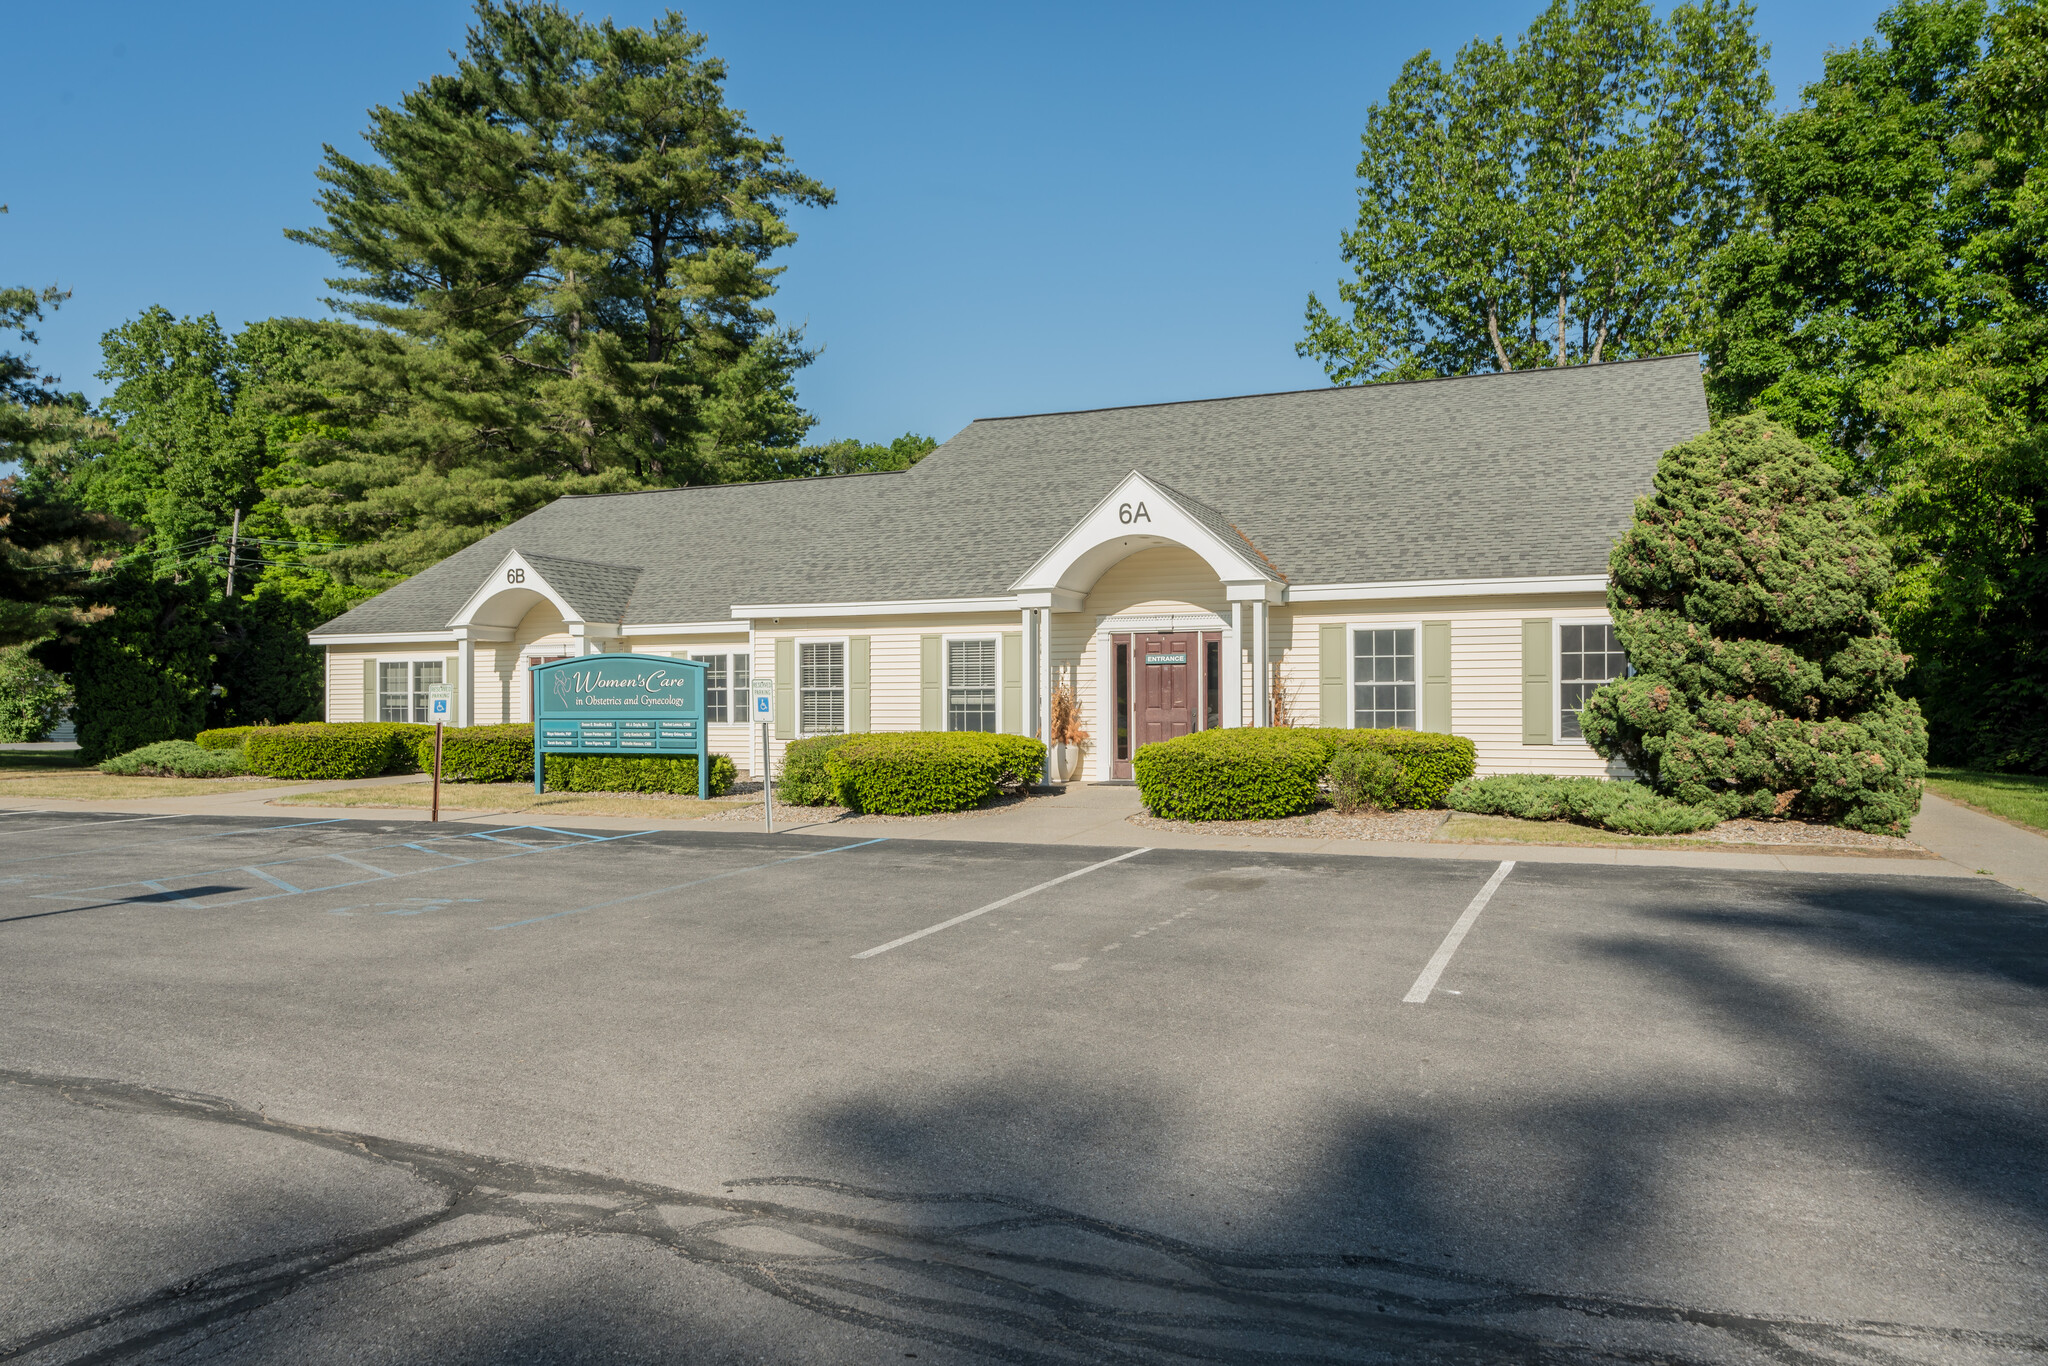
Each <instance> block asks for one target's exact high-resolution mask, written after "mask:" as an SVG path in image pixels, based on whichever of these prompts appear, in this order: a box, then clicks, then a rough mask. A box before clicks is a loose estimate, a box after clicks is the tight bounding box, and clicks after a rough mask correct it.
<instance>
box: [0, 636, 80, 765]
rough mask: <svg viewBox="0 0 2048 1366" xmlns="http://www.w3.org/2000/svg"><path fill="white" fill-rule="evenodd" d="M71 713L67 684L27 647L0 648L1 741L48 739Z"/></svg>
mask: <svg viewBox="0 0 2048 1366" xmlns="http://www.w3.org/2000/svg"><path fill="white" fill-rule="evenodd" d="M70 710H71V685H70V684H68V683H66V682H65V681H64V680H63V679H62V678H60V677H58V676H57V675H56V674H54V673H51V672H50V671H49V670H48V669H46V668H44V667H43V666H42V665H41V664H40V663H38V662H37V661H36V660H35V659H34V658H32V657H31V656H30V655H29V652H28V649H27V647H25V646H21V645H13V646H6V647H0V741H22V740H31V741H33V740H47V739H48V738H49V736H50V732H51V731H52V730H54V729H55V728H56V726H57V723H58V722H60V721H62V720H63V719H64V717H65V715H66V714H67V713H68V712H70Z"/></svg>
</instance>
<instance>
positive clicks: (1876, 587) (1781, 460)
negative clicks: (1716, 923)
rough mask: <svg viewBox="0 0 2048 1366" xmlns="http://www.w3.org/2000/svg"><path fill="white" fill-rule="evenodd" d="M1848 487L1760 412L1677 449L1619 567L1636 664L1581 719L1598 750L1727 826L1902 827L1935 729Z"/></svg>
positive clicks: (1887, 569)
mask: <svg viewBox="0 0 2048 1366" xmlns="http://www.w3.org/2000/svg"><path fill="white" fill-rule="evenodd" d="M1842 483H1843V477H1842V474H1841V472H1840V471H1839V470H1837V469H1836V468H1834V466H1832V465H1831V464H1829V463H1828V462H1827V461H1826V460H1825V459H1823V458H1822V457H1821V456H1819V455H1817V454H1816V453H1815V452H1814V451H1813V450H1812V449H1811V448H1809V447H1808V446H1807V445H1805V443H1803V442H1801V441H1800V440H1798V439H1797V438H1796V437H1794V436H1792V435H1791V434H1790V433H1789V432H1787V431H1786V430H1785V429H1784V427H1783V425H1782V424H1779V423H1775V422H1772V421H1771V420H1769V419H1766V418H1763V417H1759V416H1749V417H1741V418H1736V419H1733V420H1731V421H1729V422H1726V423H1723V424H1722V425H1721V426H1719V427H1716V428H1715V429H1714V430H1712V431H1711V432H1709V433H1707V434H1706V435H1704V436H1701V437H1697V438H1695V439H1694V440H1692V441H1689V442H1687V443H1686V444H1684V445H1682V446H1678V447H1675V448H1673V449H1672V450H1670V451H1668V452H1666V453H1665V455H1664V458H1663V460H1662V461H1661V462H1660V463H1659V465H1658V467H1657V478H1656V492H1655V493H1654V494H1652V495H1650V496H1648V497H1645V498H1643V499H1641V500H1640V501H1639V502H1638V503H1637V504H1636V515H1635V521H1634V523H1633V524H1632V525H1631V526H1630V528H1629V530H1628V532H1627V534H1626V535H1624V536H1623V537H1622V539H1621V541H1620V542H1619V543H1618V544H1617V545H1616V546H1615V548H1614V552H1613V556H1612V558H1611V559H1610V561H1609V573H1610V576H1611V582H1610V587H1609V588H1608V594H1607V601H1608V607H1609V609H1610V610H1611V611H1612V612H1613V615H1614V623H1615V632H1616V634H1617V635H1619V636H1620V638H1621V642H1622V646H1623V648H1624V649H1626V650H1627V652H1628V658H1629V662H1630V664H1631V665H1632V666H1633V667H1634V668H1635V670H1636V672H1635V674H1634V675H1633V676H1631V677H1629V678H1625V679H1622V680H1620V681H1618V682H1615V683H1610V684H1608V685H1607V686H1606V687H1604V688H1602V689H1600V690H1599V691H1598V692H1596V693H1594V694H1593V696H1592V697H1591V698H1590V699H1589V700H1588V702H1587V704H1586V709H1585V710H1584V712H1582V713H1581V724H1582V725H1583V726H1584V728H1585V734H1586V738H1587V740H1588V741H1590V742H1591V743H1592V745H1593V747H1594V748H1595V749H1596V750H1598V751H1599V752H1600V753H1601V754H1602V755H1605V756H1607V757H1610V758H1611V757H1615V756H1617V755H1618V756H1620V757H1622V758H1624V759H1625V760H1626V761H1627V762H1628V764H1629V766H1630V767H1631V768H1633V769H1634V770H1635V771H1636V772H1637V774H1639V775H1641V776H1642V777H1644V778H1646V779H1647V780H1648V781H1649V782H1650V783H1651V784H1652V785H1653V786H1654V787H1655V788H1657V790H1658V791H1660V792H1662V793H1664V794H1666V795H1668V796H1671V797H1674V798H1676V799H1677V800H1678V801H1681V802H1683V803H1685V804H1687V805H1689V806H1705V807H1711V808H1712V809H1714V810H1715V811H1717V812H1719V813H1720V814H1721V815H1722V816H1723V817H1729V816H1735V815H1762V816H1768V815H1773V814H1779V815H1783V814H1790V815H1799V816H1811V817H1815V818H1818V819H1823V820H1830V821H1838V822H1840V823H1841V824H1843V825H1847V826H1850V827H1852V828H1855V829H1859V830H1876V831H1887V832H1892V833H1902V832H1903V831H1905V830H1906V828H1907V827H1908V825H1909V824H1910V822H1911V820H1912V816H1913V813H1914V811H1915V810H1917V809H1918V806H1919V800H1920V780H1921V778H1922V777H1923V776H1924V775H1925V773H1926V759H1927V732H1926V728H1925V726H1924V725H1923V724H1922V722H1921V717H1920V709H1919V707H1918V705H1917V704H1915V703H1914V702H1912V701H1911V700H1909V699H1907V698H1904V697H1901V696H1900V695H1899V692H1898V684H1899V681H1900V680H1901V679H1902V678H1904V676H1905V673H1906V666H1907V662H1908V661H1907V659H1906V656H1905V655H1904V654H1903V653H1902V652H1901V651H1900V650H1899V647H1898V645H1897V644H1896V643H1895V642H1894V641H1893V640H1892V638H1891V636H1890V635H1888V634H1887V633H1886V631H1885V628H1884V626H1883V623H1882V622H1881V620H1880V618H1879V615H1878V604H1879V603H1880V601H1881V600H1882V599H1883V598H1884V596H1885V595H1886V593H1887V592H1888V591H1889V590H1890V588H1891V581H1892V564H1891V555H1890V553H1889V551H1888V549H1887V547H1886V545H1885V542H1884V540H1883V539H1882V538H1881V537H1880V536H1879V535H1878V533H1877V531H1876V530H1875V529H1874V528H1873V527H1872V525H1871V524H1870V521H1869V520H1868V518H1867V517H1866V516H1865V514H1864V511H1863V509H1862V507H1861V505H1860V504H1859V502H1858V501H1857V500H1856V499H1854V498H1852V497H1850V496H1849V495H1847V494H1845V493H1844V492H1843V491H1842Z"/></svg>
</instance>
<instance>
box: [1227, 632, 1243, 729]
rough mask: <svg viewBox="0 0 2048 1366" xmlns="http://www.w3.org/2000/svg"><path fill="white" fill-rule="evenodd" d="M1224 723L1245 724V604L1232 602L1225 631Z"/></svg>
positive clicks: (1230, 724)
mask: <svg viewBox="0 0 2048 1366" xmlns="http://www.w3.org/2000/svg"><path fill="white" fill-rule="evenodd" d="M1223 658H1224V659H1225V660H1226V661H1228V665H1227V667H1226V668H1225V669H1224V670H1223V678H1222V684H1223V724H1224V725H1226V726H1241V725H1243V724H1244V604H1243V603H1241V602H1233V603H1231V604H1230V626H1229V629H1227V630H1226V631H1224V633H1223Z"/></svg>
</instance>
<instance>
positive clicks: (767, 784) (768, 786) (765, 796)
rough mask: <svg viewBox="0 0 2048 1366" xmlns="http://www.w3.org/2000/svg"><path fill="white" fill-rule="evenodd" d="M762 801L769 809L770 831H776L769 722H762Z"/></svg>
mask: <svg viewBox="0 0 2048 1366" xmlns="http://www.w3.org/2000/svg"><path fill="white" fill-rule="evenodd" d="M761 802H762V804H763V806H765V807H766V809H767V811H768V833H769V834H771V835H772V834H774V833H775V781H774V779H773V778H771V777H770V776H769V773H768V723H767V722H766V721H763V722H762V723H761Z"/></svg>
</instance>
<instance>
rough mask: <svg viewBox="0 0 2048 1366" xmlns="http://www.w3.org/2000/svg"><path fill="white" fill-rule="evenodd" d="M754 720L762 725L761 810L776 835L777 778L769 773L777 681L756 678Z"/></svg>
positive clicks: (769, 828)
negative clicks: (769, 738) (769, 735)
mask: <svg viewBox="0 0 2048 1366" xmlns="http://www.w3.org/2000/svg"><path fill="white" fill-rule="evenodd" d="M754 719H755V720H756V721H758V722H760V723H761V809H762V810H763V811H765V812H767V813H768V833H769V834H771V835H772V834H774V833H775V778H774V775H773V774H771V773H770V772H769V769H770V768H772V767H773V765H771V764H770V763H769V762H768V728H769V723H770V722H772V721H774V719H775V680H774V679H772V678H762V677H760V676H758V675H757V676H756V677H755V678H754Z"/></svg>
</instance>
